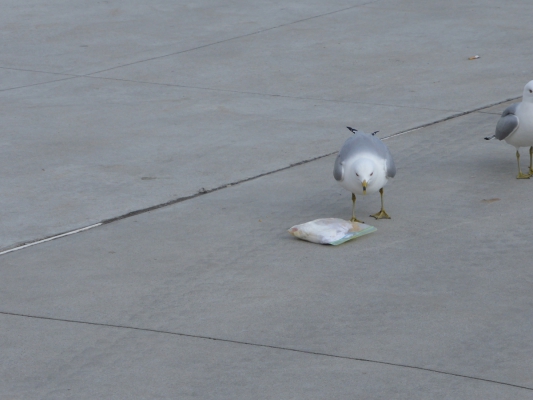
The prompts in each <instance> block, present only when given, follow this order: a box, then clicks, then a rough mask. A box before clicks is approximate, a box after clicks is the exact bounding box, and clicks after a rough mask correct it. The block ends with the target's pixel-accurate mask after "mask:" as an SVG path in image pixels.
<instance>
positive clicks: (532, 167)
mask: <svg viewBox="0 0 533 400" xmlns="http://www.w3.org/2000/svg"><path fill="white" fill-rule="evenodd" d="M532 164H533V146H531V147H530V148H529V176H531V175H533V165H532Z"/></svg>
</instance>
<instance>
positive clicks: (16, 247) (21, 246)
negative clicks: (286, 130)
mask: <svg viewBox="0 0 533 400" xmlns="http://www.w3.org/2000/svg"><path fill="white" fill-rule="evenodd" d="M519 98H520V97H514V98H510V99H505V100H502V101H499V102H497V103H492V104H489V105H485V106H482V107H478V108H475V109H472V110H468V111H464V112H460V113H456V114H453V115H450V116H448V117H445V118H442V119H439V120H437V121H433V122H429V123H427V124H423V125H419V126H416V127H414V128H410V129H406V130H403V131H400V132H396V133H393V134H392V135H389V136H386V137H384V138H382V140H387V139H390V138H393V137H397V136H401V135H404V134H406V133H411V132H414V131H417V130H419V129H422V128H426V127H429V126H433V125H437V124H440V123H442V122H445V121H449V120H452V119H455V118H459V117H463V116H465V115H468V114H472V113H475V112H479V111H481V110H484V109H487V108H490V107H494V106H497V105H499V104H502V103H506V102H508V101H512V100H517V99H519ZM336 153H337V151H334V152H331V153H327V154H322V155H320V156H317V157H313V158H309V159H307V160H303V161H300V162H297V163H293V164H290V165H288V166H286V167H282V168H278V169H275V170H272V171H269V172H265V173H262V174H259V175H255V176H252V177H249V178H245V179H241V180H238V181H235V182H231V183H226V184H224V185H221V186H218V187H215V188H212V189H204V188H202V189H200V190H199V191H198V192H197V193H195V194H193V195H190V196H184V197H179V198H177V199H173V200H170V201H167V202H165V203H161V204H156V205H154V206H150V207H146V208H141V209H139V210H135V211H131V212H129V213H126V214H122V215H119V216H117V217H113V218H108V219H105V220H103V221H100V222H98V223H96V224H93V225H90V226H86V227H82V228H79V229H75V230H73V231H68V232H63V233H60V234H57V235H53V236H47V237H45V238H41V239H37V240H32V241H28V242H24V243H19V244H17V245H14V246H10V247H8V248H4V249H0V256H1V255H3V254H7V253H11V252H13V251H17V250H22V249H25V248H27V247H30V246H35V245H37V244H41V243H45V242H49V241H51V240H54V239H59V238H62V237H65V236H69V235H73V234H75V233H79V232H84V231H87V230H89V229H92V228H96V227H98V226H101V225H105V224H110V223H111V222H116V221H120V220H122V219H126V218H130V217H133V216H135V215H139V214H144V213H147V212H150V211H154V210H157V209H159V208H163V207H168V206H171V205H173V204H177V203H182V202H184V201H187V200H191V199H194V198H196V197H199V196H203V195H206V194H209V193H213V192H216V191H219V190H222V189H226V188H229V187H231V186H235V185H239V184H241V183H246V182H249V181H253V180H255V179H259V178H262V177H264V176H268V175H273V174H276V173H278V172H281V171H285V170H288V169H291V168H294V167H297V166H300V165H304V164H308V163H311V162H313V161H317V160H320V159H322V158H325V157H329V156H332V155H334V154H336Z"/></svg>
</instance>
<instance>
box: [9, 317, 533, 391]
mask: <svg viewBox="0 0 533 400" xmlns="http://www.w3.org/2000/svg"><path fill="white" fill-rule="evenodd" d="M0 315H9V316H14V317H23V318H32V319H39V320H47V321H55V322H67V323H75V324H82V325H92V326H98V327H105V328H117V329H128V330H135V331H142V332H151V333H159V334H164V335H173V336H181V337H187V338H193V339H203V340H213V341H218V342H225V343H231V344H237V345H245V346H253V347H262V348H267V349H273V350H282V351H290V352H295V353H301V354H308V355H313V356H322V357H331V358H338V359H342V360H350V361H360V362H367V363H372V364H380V365H388V366H392V367H400V368H408V369H414V370H418V371H424V372H431V373H436V374H441V375H448V376H454V377H458V378H465V379H471V380H476V381H481V382H487V383H494V384H497V385H504V386H510V387H514V388H518V389H525V390H530V391H533V388H530V387H527V386H521V385H515V384H513V383H508V382H501V381H496V380H494V379H486V378H480V377H477V376H471V375H464V374H458V373H454V372H449V371H442V370H437V369H432V368H424V367H418V366H415V365H408V364H400V363H394V362H388V361H380V360H372V359H369V358H359V357H350V356H342V355H338V354H330V353H322V352H318V351H311V350H301V349H295V348H291V347H281V346H274V345H268V344H262V343H253V342H245V341H241V340H232V339H224V338H217V337H213V336H203V335H193V334H188V333H180V332H172V331H164V330H159V329H150V328H139V327H135V326H127V325H117V324H106V323H99V322H89V321H81V320H73V319H65V318H54V317H43V316H38V315H29V314H19V313H11V312H7V311H0Z"/></svg>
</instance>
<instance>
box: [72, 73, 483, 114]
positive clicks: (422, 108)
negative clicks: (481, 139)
mask: <svg viewBox="0 0 533 400" xmlns="http://www.w3.org/2000/svg"><path fill="white" fill-rule="evenodd" d="M79 77H80V78H90V79H105V80H111V81H119V82H129V83H140V84H145V85H159V86H167V87H178V88H183V89H194V90H209V91H213V92H223V93H236V94H246V95H252V96H264V97H279V98H283V99H294V100H310V101H322V102H331V103H346V104H366V105H370V106H383V107H396V108H412V109H415V110H430V111H444V112H455V113H457V112H459V111H457V110H447V109H442V108H429V107H418V106H409V105H401V104H385V103H371V102H368V101H353V100H340V99H324V98H320V97H306V96H291V95H286V94H276V93H261V92H248V91H244V90H233V89H222V88H210V87H203V86H190V85H180V84H178V83H164V82H149V81H139V80H135V79H125V78H112V77H104V76H90V75H80V76H79ZM483 108H485V106H483Z"/></svg>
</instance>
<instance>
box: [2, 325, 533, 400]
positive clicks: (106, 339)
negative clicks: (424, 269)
mask: <svg viewBox="0 0 533 400" xmlns="http://www.w3.org/2000/svg"><path fill="white" fill-rule="evenodd" d="M0 333H1V334H0V343H1V345H2V350H3V354H2V355H3V356H2V358H1V359H0V376H1V377H2V385H1V387H0V395H1V396H2V397H3V398H6V399H39V400H41V399H94V398H106V399H124V398H143V399H148V398H150V399H153V398H179V399H192V398H201V399H217V400H219V399H231V400H233V399H250V398H254V399H272V398H279V399H281V398H305V399H324V398H336V399H349V398H353V397H354V396H356V397H358V398H368V399H370V398H372V399H374V398H388V399H428V398H439V399H458V398H483V399H501V398H509V397H511V398H513V399H528V398H530V397H529V393H528V392H527V391H525V390H523V389H519V388H513V387H505V386H501V385H497V384H493V383H488V382H480V381H472V380H470V379H465V378H461V377H453V376H447V375H439V374H432V373H429V372H427V371H417V370H413V369H406V368H399V367H395V366H390V365H379V364H375V363H365V362H357V361H354V360H346V359H339V358H333V357H322V356H317V355H313V354H305V353H295V352H288V351H283V350H279V349H269V348H263V347H256V346H243V345H239V344H235V343H225V342H220V341H213V340H206V339H202V338H187V337H181V336H176V335H165V334H158V333H154V332H143V331H131V330H126V329H117V328H105V327H96V326H90V325H81V324H79V325H78V324H69V323H61V322H59V323H58V322H57V321H43V320H35V319H21V318H17V317H12V316H4V315H0ZM57 337H61V341H58V340H57Z"/></svg>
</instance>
